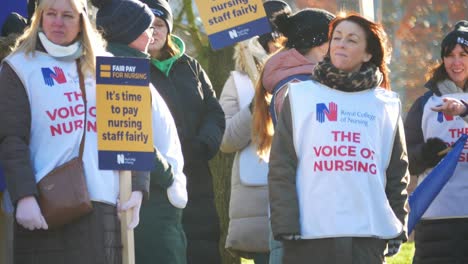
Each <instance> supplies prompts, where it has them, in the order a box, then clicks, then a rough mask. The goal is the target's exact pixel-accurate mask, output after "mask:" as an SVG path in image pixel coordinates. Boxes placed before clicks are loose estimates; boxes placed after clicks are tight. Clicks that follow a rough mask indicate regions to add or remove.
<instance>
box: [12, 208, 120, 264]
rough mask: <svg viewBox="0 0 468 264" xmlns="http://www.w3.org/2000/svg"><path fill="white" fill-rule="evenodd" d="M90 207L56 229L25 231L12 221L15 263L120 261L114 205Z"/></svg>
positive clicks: (99, 263) (108, 263)
mask: <svg viewBox="0 0 468 264" xmlns="http://www.w3.org/2000/svg"><path fill="white" fill-rule="evenodd" d="M93 206H94V210H93V212H92V213H90V214H89V215H86V216H84V217H82V218H80V219H78V220H77V221H75V222H73V223H70V224H68V225H66V226H64V227H63V228H61V229H56V230H42V229H41V230H34V231H29V230H27V229H25V228H23V227H22V226H20V225H18V224H17V223H15V227H14V249H13V250H14V261H15V264H46V263H47V264H83V263H87V264H121V263H122V242H121V237H120V236H121V235H120V221H119V219H118V217H117V209H116V207H115V206H112V205H108V204H104V203H97V202H93Z"/></svg>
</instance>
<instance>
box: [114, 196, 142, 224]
mask: <svg viewBox="0 0 468 264" xmlns="http://www.w3.org/2000/svg"><path fill="white" fill-rule="evenodd" d="M142 200H143V193H142V192H141V191H133V192H132V194H131V195H130V199H128V201H127V202H126V203H123V204H120V203H118V210H119V212H125V211H127V210H129V209H133V214H132V221H131V222H130V223H129V224H128V226H127V228H128V229H134V228H135V227H136V226H137V225H138V223H139V222H140V208H141V202H142Z"/></svg>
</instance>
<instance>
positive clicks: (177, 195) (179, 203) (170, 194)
mask: <svg viewBox="0 0 468 264" xmlns="http://www.w3.org/2000/svg"><path fill="white" fill-rule="evenodd" d="M166 192H167V198H168V199H169V202H170V203H171V204H172V205H173V206H174V207H176V208H179V209H184V208H185V206H186V205H187V200H188V195H187V188H186V187H185V182H183V181H178V179H174V182H172V184H171V186H169V188H167V190H166Z"/></svg>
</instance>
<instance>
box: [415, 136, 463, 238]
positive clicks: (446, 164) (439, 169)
mask: <svg viewBox="0 0 468 264" xmlns="http://www.w3.org/2000/svg"><path fill="white" fill-rule="evenodd" d="M467 138H468V135H466V134H463V135H462V136H461V137H460V138H459V139H458V140H457V141H456V142H455V144H453V146H452V150H451V151H450V152H449V153H447V155H446V156H445V157H444V159H442V160H441V161H440V162H439V164H437V166H435V167H434V169H432V171H431V172H430V173H429V174H428V175H427V176H426V178H425V179H424V180H423V181H422V182H421V184H419V185H418V187H416V189H415V190H414V192H413V193H412V194H411V195H410V197H409V206H410V209H411V210H410V213H409V219H408V234H410V233H411V231H413V229H414V227H415V226H416V224H417V223H418V222H419V220H420V219H421V217H422V216H423V214H424V212H426V210H427V208H428V207H429V206H430V205H431V203H432V201H433V200H434V199H435V198H436V197H437V195H438V194H439V192H440V191H441V190H442V188H443V187H444V186H445V184H446V183H447V182H448V180H449V179H450V177H452V175H453V173H454V171H455V168H456V167H457V164H458V159H459V157H460V154H461V152H462V150H463V148H464V146H465V142H466V139H467Z"/></svg>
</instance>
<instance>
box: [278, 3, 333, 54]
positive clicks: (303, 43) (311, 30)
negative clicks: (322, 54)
mask: <svg viewBox="0 0 468 264" xmlns="http://www.w3.org/2000/svg"><path fill="white" fill-rule="evenodd" d="M334 18H335V15H333V14H332V13H330V12H328V11H326V10H324V9H319V8H306V9H303V10H301V11H299V12H297V13H295V14H293V15H286V14H279V15H277V16H276V17H275V20H274V21H273V22H274V23H275V25H276V26H277V27H278V30H279V31H280V32H281V33H282V34H283V35H284V36H285V37H286V38H288V42H287V43H286V47H288V48H296V49H310V48H313V47H317V46H320V45H322V44H323V43H325V42H327V41H328V26H329V24H330V22H331V21H332V20H333V19H334Z"/></svg>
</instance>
